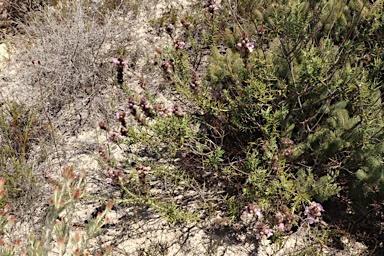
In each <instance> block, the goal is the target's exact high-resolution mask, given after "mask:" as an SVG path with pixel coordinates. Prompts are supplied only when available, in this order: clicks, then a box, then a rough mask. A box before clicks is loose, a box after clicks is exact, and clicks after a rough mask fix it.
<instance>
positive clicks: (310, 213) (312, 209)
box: [304, 202, 324, 224]
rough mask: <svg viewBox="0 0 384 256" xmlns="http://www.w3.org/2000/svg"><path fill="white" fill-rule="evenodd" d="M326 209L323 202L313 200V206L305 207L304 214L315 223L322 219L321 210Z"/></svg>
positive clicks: (311, 222)
mask: <svg viewBox="0 0 384 256" xmlns="http://www.w3.org/2000/svg"><path fill="white" fill-rule="evenodd" d="M323 211H324V208H323V206H322V205H321V204H319V203H316V202H312V203H311V206H307V207H305V211H304V215H306V216H307V218H306V219H305V220H306V221H308V223H309V224H313V223H316V222H319V221H320V217H321V212H323Z"/></svg>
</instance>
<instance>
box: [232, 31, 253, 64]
mask: <svg viewBox="0 0 384 256" xmlns="http://www.w3.org/2000/svg"><path fill="white" fill-rule="evenodd" d="M241 37H242V38H241V41H240V43H238V44H237V45H236V47H237V49H238V50H239V51H240V56H241V58H242V59H243V60H244V63H246V62H247V60H248V58H249V55H250V53H251V52H252V51H253V49H254V48H255V43H254V42H251V41H250V40H249V38H248V33H247V32H246V31H243V32H242V33H241Z"/></svg>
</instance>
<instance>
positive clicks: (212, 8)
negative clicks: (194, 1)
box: [204, 0, 219, 15]
mask: <svg viewBox="0 0 384 256" xmlns="http://www.w3.org/2000/svg"><path fill="white" fill-rule="evenodd" d="M204 8H205V9H206V10H207V11H208V12H209V13H210V14H211V15H212V14H213V13H214V12H215V11H217V10H219V7H218V6H217V4H216V3H215V1H214V0H208V1H207V2H206V3H205V4H204Z"/></svg>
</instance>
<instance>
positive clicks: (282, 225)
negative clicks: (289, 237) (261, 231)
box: [276, 205, 295, 231]
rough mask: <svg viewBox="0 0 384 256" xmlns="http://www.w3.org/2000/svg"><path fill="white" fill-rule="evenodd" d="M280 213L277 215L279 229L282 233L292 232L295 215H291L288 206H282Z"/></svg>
mask: <svg viewBox="0 0 384 256" xmlns="http://www.w3.org/2000/svg"><path fill="white" fill-rule="evenodd" d="M280 211H281V212H278V213H276V222H277V225H278V227H277V229H278V230H280V231H290V230H291V228H292V221H293V220H294V219H295V215H293V214H290V213H289V209H288V206H286V205H282V206H281V207H280Z"/></svg>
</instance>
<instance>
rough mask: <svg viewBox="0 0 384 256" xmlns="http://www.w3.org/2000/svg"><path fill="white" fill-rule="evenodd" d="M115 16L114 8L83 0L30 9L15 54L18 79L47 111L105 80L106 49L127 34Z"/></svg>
mask: <svg viewBox="0 0 384 256" xmlns="http://www.w3.org/2000/svg"><path fill="white" fill-rule="evenodd" d="M114 22H115V14H114V12H113V11H108V12H107V11H106V12H104V14H103V16H101V15H100V13H99V12H98V6H97V4H91V3H88V2H87V1H64V2H61V3H59V4H57V5H56V6H55V7H46V8H43V9H41V10H40V11H38V12H35V13H33V14H31V15H30V17H29V18H28V22H27V24H26V26H24V30H25V33H26V35H27V36H26V38H23V41H24V45H23V46H24V47H26V50H25V51H24V52H23V53H22V54H21V55H20V56H17V58H18V60H19V61H21V62H23V63H24V67H22V69H23V70H21V72H20V77H19V79H20V80H21V81H23V83H24V84H26V86H32V87H34V88H35V89H36V90H37V95H36V96H37V97H38V98H39V101H40V102H42V101H43V102H46V109H47V112H49V114H50V116H55V115H56V114H57V113H58V112H59V111H60V110H61V109H62V108H63V107H64V106H65V105H66V104H67V103H70V102H72V101H73V100H74V99H79V98H87V97H91V96H92V95H94V94H96V93H97V92H98V91H99V90H100V88H102V87H103V86H105V85H106V80H107V78H108V70H109V69H108V67H109V66H110V65H109V64H110V61H111V58H112V56H111V53H110V52H109V51H108V49H109V48H110V47H111V46H114V44H118V43H119V42H118V41H120V42H121V40H127V33H126V32H125V33H124V32H122V31H121V27H119V26H115V24H114Z"/></svg>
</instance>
